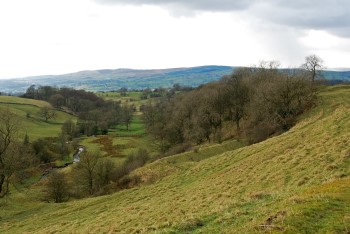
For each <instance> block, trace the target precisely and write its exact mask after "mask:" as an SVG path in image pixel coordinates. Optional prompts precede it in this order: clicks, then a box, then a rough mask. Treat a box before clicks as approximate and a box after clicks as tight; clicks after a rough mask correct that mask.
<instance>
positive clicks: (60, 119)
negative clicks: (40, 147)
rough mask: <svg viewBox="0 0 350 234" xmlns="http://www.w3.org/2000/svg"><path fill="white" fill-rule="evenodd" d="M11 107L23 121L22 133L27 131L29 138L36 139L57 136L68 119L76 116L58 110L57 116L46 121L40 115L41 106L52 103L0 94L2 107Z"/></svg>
mask: <svg viewBox="0 0 350 234" xmlns="http://www.w3.org/2000/svg"><path fill="white" fill-rule="evenodd" d="M7 107H8V108H10V111H11V112H13V113H15V114H16V115H17V117H18V119H19V122H20V123H21V129H22V132H21V134H22V135H24V134H25V132H27V134H28V136H29V139H30V140H31V141H32V140H35V139H37V138H39V137H52V136H57V135H58V134H59V133H60V131H61V126H62V124H63V123H64V122H65V121H66V120H68V119H76V117H74V116H72V115H70V114H67V113H65V112H62V111H56V114H57V116H56V118H55V119H50V120H49V121H48V122H45V121H44V119H43V118H42V117H40V115H39V112H40V108H41V107H51V104H50V103H48V102H45V101H40V100H33V99H27V98H19V97H12V96H0V108H7Z"/></svg>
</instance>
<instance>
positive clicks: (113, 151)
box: [80, 115, 157, 163]
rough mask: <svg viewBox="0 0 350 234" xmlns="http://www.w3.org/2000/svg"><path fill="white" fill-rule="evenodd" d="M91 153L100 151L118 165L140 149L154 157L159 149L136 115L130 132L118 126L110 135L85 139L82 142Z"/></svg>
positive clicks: (111, 130) (110, 131)
mask: <svg viewBox="0 0 350 234" xmlns="http://www.w3.org/2000/svg"><path fill="white" fill-rule="evenodd" d="M80 144H81V145H83V146H85V147H86V148H87V150H89V151H94V152H96V151H99V152H100V153H101V155H102V156H104V157H111V158H112V159H114V161H115V162H116V163H121V162H123V161H124V160H125V159H126V157H127V156H128V155H129V154H131V153H134V152H136V151H137V150H138V149H141V148H142V149H146V150H147V151H148V152H149V153H150V154H151V155H152V156H154V155H156V153H157V149H156V148H155V145H154V144H153V143H152V141H151V140H150V137H149V136H147V135H146V134H145V126H144V124H143V122H142V120H141V117H140V116H138V115H135V116H134V117H133V120H132V123H131V125H130V126H129V130H127V129H126V127H125V126H117V127H115V128H112V129H110V130H109V133H108V135H101V136H92V137H83V138H82V141H81V142H80Z"/></svg>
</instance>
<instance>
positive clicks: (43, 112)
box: [39, 107, 56, 122]
mask: <svg viewBox="0 0 350 234" xmlns="http://www.w3.org/2000/svg"><path fill="white" fill-rule="evenodd" d="M39 114H40V116H41V117H43V118H44V119H45V122H47V121H48V120H49V119H55V118H56V111H55V110H52V109H50V108H48V107H43V108H41V109H40V112H39Z"/></svg>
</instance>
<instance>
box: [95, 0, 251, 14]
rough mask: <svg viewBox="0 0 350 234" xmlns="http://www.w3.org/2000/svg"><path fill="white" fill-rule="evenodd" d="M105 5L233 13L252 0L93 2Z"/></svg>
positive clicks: (109, 0) (118, 0) (97, 0)
mask: <svg viewBox="0 0 350 234" xmlns="http://www.w3.org/2000/svg"><path fill="white" fill-rule="evenodd" d="M95 1H96V2H99V3H105V4H120V5H158V6H162V7H166V8H168V9H169V10H173V9H175V10H177V9H179V8H184V9H187V10H194V11H233V10H241V9H245V8H247V7H249V5H251V3H252V2H255V1H254V0H239V1H232V0H95Z"/></svg>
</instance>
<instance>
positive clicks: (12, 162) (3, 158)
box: [0, 108, 27, 197]
mask: <svg viewBox="0 0 350 234" xmlns="http://www.w3.org/2000/svg"><path fill="white" fill-rule="evenodd" d="M19 130H20V125H19V121H18V120H17V118H16V115H14V114H13V113H11V112H10V110H9V108H6V109H2V110H0V197H4V196H6V195H7V194H8V193H9V184H10V182H11V178H12V176H13V175H14V174H16V173H17V172H19V171H20V169H22V168H23V167H24V165H26V164H27V163H24V162H23V160H24V159H26V157H25V156H26V155H25V153H26V152H25V151H24V150H22V148H23V147H24V146H23V144H21V143H19V141H18V140H19V139H20V137H19ZM22 151H23V152H22Z"/></svg>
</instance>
